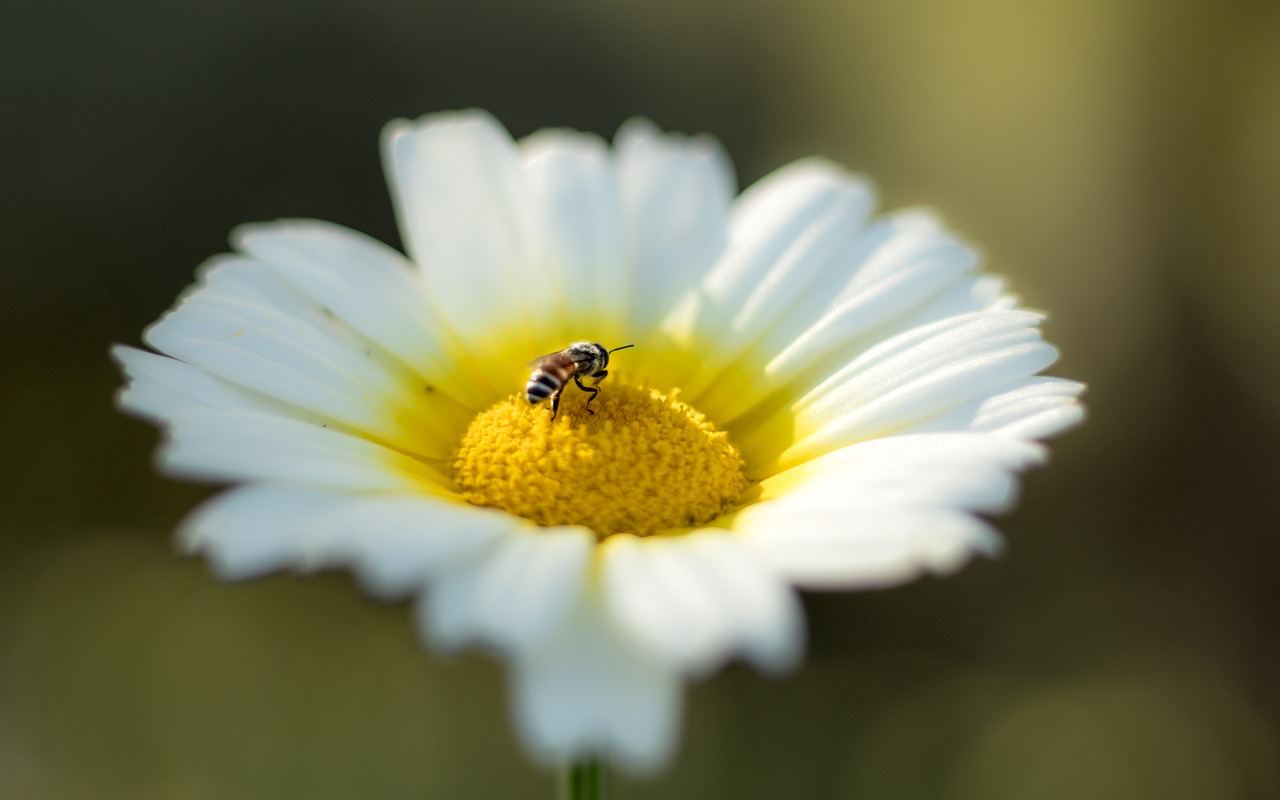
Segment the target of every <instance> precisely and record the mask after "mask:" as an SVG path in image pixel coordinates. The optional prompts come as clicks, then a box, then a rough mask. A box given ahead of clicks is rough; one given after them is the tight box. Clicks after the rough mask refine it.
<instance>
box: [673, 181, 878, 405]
mask: <svg viewBox="0 0 1280 800" xmlns="http://www.w3.org/2000/svg"><path fill="white" fill-rule="evenodd" d="M874 203H875V199H874V195H873V192H872V190H871V188H870V187H869V186H868V185H867V184H866V183H864V182H862V181H860V180H858V179H856V178H854V177H852V176H850V175H848V174H847V173H844V172H843V171H842V170H840V169H839V168H838V167H835V166H834V165H831V164H828V163H826V162H822V161H818V160H810V161H803V162H798V163H796V164H792V165H790V166H789V167H785V168H783V169H781V170H779V171H778V172H776V173H774V174H773V175H771V176H769V177H766V178H765V179H763V180H762V181H760V182H759V183H757V184H756V185H755V186H753V187H751V188H750V189H748V190H747V191H746V192H744V193H743V195H742V197H741V198H739V200H738V201H737V203H736V204H735V206H734V211H733V219H732V222H731V223H730V230H729V245H728V248H727V249H726V250H725V252H724V254H723V255H722V256H721V258H720V259H719V260H718V261H717V262H716V264H715V266H714V267H713V268H712V269H711V271H710V272H709V273H708V274H707V277H706V278H705V280H704V281H703V284H702V287H701V290H700V305H699V307H698V310H697V317H696V320H695V321H694V323H693V324H694V331H693V332H691V334H690V335H691V336H693V337H696V338H697V339H698V340H700V341H703V342H706V343H708V344H707V346H706V352H704V353H703V354H702V358H701V360H702V367H703V369H701V370H700V373H699V374H698V375H696V376H689V377H688V378H686V379H685V380H684V381H682V382H681V387H682V389H683V390H684V391H687V392H688V393H689V394H690V395H697V394H698V393H700V392H701V390H702V388H703V386H704V385H705V383H704V382H705V381H706V380H707V379H708V378H709V377H711V376H714V375H715V374H716V370H718V369H719V368H721V367H723V366H725V365H727V364H728V363H730V362H731V361H732V360H733V359H734V358H735V357H737V356H738V355H739V354H741V353H742V352H743V350H745V349H747V348H748V347H749V346H750V345H752V344H753V343H754V342H755V341H756V340H757V339H758V338H759V337H760V336H762V335H763V334H764V333H765V332H766V331H767V330H768V328H769V327H770V326H772V325H773V324H774V323H776V322H777V321H778V319H779V318H780V317H781V316H783V315H785V314H786V313H787V311H788V310H789V309H790V308H791V307H792V306H793V305H794V304H796V303H797V302H799V299H800V298H801V297H802V296H803V295H804V293H805V292H807V291H809V290H810V289H811V288H812V287H813V286H814V285H815V283H820V282H821V278H822V277H823V275H824V272H825V271H827V270H829V268H830V265H831V263H832V260H833V259H834V258H836V257H837V255H838V254H839V253H840V252H841V251H842V250H843V249H845V248H847V247H848V246H849V245H850V243H851V242H852V241H853V239H854V238H855V237H856V236H857V234H858V231H859V229H860V228H861V226H862V224H863V223H864V221H865V220H866V218H867V216H868V214H869V213H870V212H871V209H872V207H873V206H874Z"/></svg>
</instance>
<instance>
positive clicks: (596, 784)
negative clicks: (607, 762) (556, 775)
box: [558, 760, 609, 800]
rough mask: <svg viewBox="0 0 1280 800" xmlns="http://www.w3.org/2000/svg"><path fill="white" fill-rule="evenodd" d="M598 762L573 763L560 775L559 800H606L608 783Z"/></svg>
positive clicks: (567, 765)
mask: <svg viewBox="0 0 1280 800" xmlns="http://www.w3.org/2000/svg"><path fill="white" fill-rule="evenodd" d="M607 777H608V776H607V775H606V774H605V769H604V764H603V763H601V762H600V761H596V760H591V761H575V762H573V763H571V764H566V765H565V767H564V770H563V771H562V772H561V773H560V792H559V795H558V797H559V800H607V798H608V796H609V781H608V780H607Z"/></svg>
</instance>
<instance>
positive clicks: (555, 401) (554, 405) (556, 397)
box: [551, 386, 564, 421]
mask: <svg viewBox="0 0 1280 800" xmlns="http://www.w3.org/2000/svg"><path fill="white" fill-rule="evenodd" d="M562 391H564V387H563V386H561V387H560V388H559V389H556V393H555V394H553V395H551V419H552V421H555V418H556V412H557V411H559V410H560V393H561V392H562Z"/></svg>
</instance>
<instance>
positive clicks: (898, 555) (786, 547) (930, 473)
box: [734, 432, 1044, 588]
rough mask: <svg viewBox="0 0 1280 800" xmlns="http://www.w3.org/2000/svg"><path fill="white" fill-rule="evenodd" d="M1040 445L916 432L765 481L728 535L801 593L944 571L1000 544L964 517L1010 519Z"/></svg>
mask: <svg viewBox="0 0 1280 800" xmlns="http://www.w3.org/2000/svg"><path fill="white" fill-rule="evenodd" d="M1043 459H1044V448H1043V446H1041V445H1039V444H1036V443H1034V442H1027V441H1022V440H1020V439H1017V438H1014V437H1012V436H1009V435H1007V434H1004V433H1000V432H991V433H979V432H962V433H920V434H911V435H903V436H891V437H886V438H883V439H876V440H873V441H868V442H863V443H861V444H856V445H852V446H849V447H845V448H842V449H840V450H836V451H834V452H832V453H829V454H827V455H824V456H822V457H820V458H816V459H813V460H812V461H809V462H806V463H805V464H803V465H800V466H798V467H795V468H793V469H790V470H787V471H784V472H781V473H779V474H778V475H776V476H774V477H772V478H769V479H767V480H765V481H763V482H762V484H761V491H762V493H763V495H764V496H765V498H766V499H765V500H763V501H761V502H758V503H757V504H755V505H752V506H748V507H747V508H745V509H743V510H742V511H741V512H739V513H738V514H737V515H736V517H735V519H734V530H735V531H737V532H739V533H740V534H741V535H742V537H743V540H744V541H746V542H749V543H751V544H752V545H754V546H756V547H758V548H759V552H760V553H761V555H762V557H764V558H765V559H766V560H768V561H769V562H770V563H771V564H772V565H773V566H774V567H775V568H776V569H777V570H779V572H780V574H781V575H783V576H784V577H786V578H788V579H789V580H793V581H796V582H797V583H798V585H800V586H803V587H807V588H860V587H872V586H887V585H892V584H895V583H900V582H902V581H905V580H908V579H910V578H913V577H915V576H917V575H918V574H920V573H921V572H925V571H930V572H949V571H951V570H953V569H955V568H957V567H958V566H959V565H960V564H962V563H963V562H964V560H965V559H967V557H968V556H969V555H970V554H971V553H974V552H978V553H992V552H994V551H995V550H996V549H997V548H998V545H999V540H998V538H997V536H996V534H995V532H994V531H993V530H991V529H990V528H989V527H988V526H987V525H986V523H984V522H982V521H981V520H979V519H977V518H975V517H973V516H971V513H970V512H975V511H977V512H984V513H995V512H1000V511H1004V510H1007V509H1008V507H1009V506H1010V505H1011V504H1012V502H1013V500H1014V499H1015V493H1016V490H1017V483H1016V481H1015V480H1014V478H1013V474H1014V473H1016V472H1018V471H1020V470H1022V469H1024V468H1026V467H1028V466H1031V465H1034V464H1038V463H1041V462H1042V461H1043Z"/></svg>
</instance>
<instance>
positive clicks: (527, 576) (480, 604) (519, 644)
mask: <svg viewBox="0 0 1280 800" xmlns="http://www.w3.org/2000/svg"><path fill="white" fill-rule="evenodd" d="M594 546H595V538H594V537H593V536H592V534H591V533H590V532H589V531H588V530H587V529H585V528H539V529H536V530H531V531H523V530H522V531H518V532H516V533H513V534H511V535H508V536H506V537H504V539H503V540H502V542H501V543H500V545H499V546H498V548H497V549H496V550H495V551H494V552H492V553H490V554H488V555H487V556H485V557H484V558H482V559H479V560H477V561H475V562H473V563H470V564H468V565H465V566H461V567H458V568H456V569H454V570H453V571H452V572H450V573H449V574H448V575H445V576H443V577H442V578H441V580H440V581H438V582H437V583H436V584H434V585H433V586H432V587H431V589H430V591H429V592H427V593H426V594H424V595H423V597H422V601H421V602H419V604H418V622H419V628H420V630H421V631H422V633H423V634H424V635H425V636H426V638H427V640H428V641H429V642H430V643H431V644H432V645H434V646H435V647H438V648H440V649H442V650H446V651H448V650H457V649H459V648H461V647H463V646H465V645H468V644H484V645H488V646H490V647H493V648H495V649H497V650H499V651H501V652H504V653H516V652H520V651H523V650H525V649H527V648H529V647H531V646H534V645H536V644H537V643H538V642H539V641H540V640H541V639H543V638H544V637H545V636H547V635H548V634H549V633H550V632H551V631H552V630H554V629H555V628H556V627H557V626H559V625H560V624H561V623H562V622H563V620H564V618H565V615H566V614H568V613H570V612H571V610H572V608H573V606H574V605H575V604H576V603H577V602H578V600H579V598H580V597H581V595H582V592H583V587H584V584H585V581H586V578H587V574H588V564H589V562H590V559H591V552H592V549H593V548H594Z"/></svg>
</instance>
